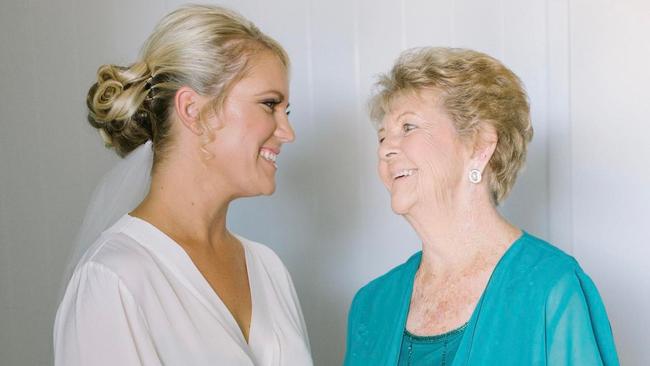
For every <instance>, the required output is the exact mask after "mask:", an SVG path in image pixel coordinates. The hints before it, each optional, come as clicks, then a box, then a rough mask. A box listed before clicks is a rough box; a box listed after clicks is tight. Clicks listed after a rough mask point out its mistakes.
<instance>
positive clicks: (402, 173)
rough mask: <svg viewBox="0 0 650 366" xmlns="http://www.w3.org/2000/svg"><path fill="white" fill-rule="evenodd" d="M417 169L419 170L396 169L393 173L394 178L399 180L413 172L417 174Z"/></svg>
mask: <svg viewBox="0 0 650 366" xmlns="http://www.w3.org/2000/svg"><path fill="white" fill-rule="evenodd" d="M416 171H417V169H401V170H397V171H395V172H394V173H393V180H397V179H399V178H404V177H410V176H412V175H413V174H415V172H416Z"/></svg>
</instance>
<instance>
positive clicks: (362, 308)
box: [344, 233, 619, 366]
mask: <svg viewBox="0 0 650 366" xmlns="http://www.w3.org/2000/svg"><path fill="white" fill-rule="evenodd" d="M421 257H422V252H419V253H417V254H415V255H413V256H412V257H411V258H410V259H409V260H408V261H407V262H406V263H404V264H402V265H400V266H398V267H396V268H394V269H393V270H391V271H390V272H388V273H386V274H385V275H383V276H381V277H379V278H377V279H375V280H374V281H372V282H370V283H369V284H368V285H366V286H365V287H363V288H362V289H361V290H359V292H358V293H357V294H356V296H355V297H354V300H353V301H352V306H351V308H350V313H349V319H348V337H347V351H346V355H345V361H344V365H346V366H357V365H358V366H367V365H373V366H380V365H390V366H393V365H396V364H397V360H398V358H399V351H400V345H401V341H402V335H403V333H404V327H405V325H406V318H407V315H408V309H409V304H410V300H411V292H412V290H413V279H414V276H415V272H416V271H417V269H418V267H419V265H420V260H421ZM618 364H619V363H618V357H617V355H616V348H615V346H614V338H613V336H612V331H611V327H610V324H609V320H608V319H607V314H606V312H605V307H604V305H603V302H602V300H601V298H600V295H599V294H598V290H597V289H596V286H595V285H594V283H593V282H592V281H591V279H590V278H589V277H588V276H587V275H586V274H585V273H584V272H583V271H582V269H581V268H580V266H579V265H578V263H577V262H576V260H575V259H574V258H573V257H571V256H569V255H567V254H565V253H564V252H562V251H561V250H559V249H557V248H555V247H554V246H552V245H550V244H548V243H546V242H544V241H542V240H540V239H538V238H536V237H534V236H532V235H529V234H527V233H524V234H523V235H522V236H521V237H520V238H519V239H517V241H515V242H514V243H513V244H512V245H511V247H510V248H509V249H508V250H507V251H506V253H505V254H504V255H503V257H502V258H501V259H500V260H499V262H498V263H497V266H496V267H495V269H494V271H493V273H492V276H491V277H490V280H489V281H488V284H487V287H486V289H485V291H484V292H483V295H482V296H481V298H480V299H479V301H478V303H477V305H476V308H475V309H474V312H473V314H472V316H471V318H470V320H469V323H468V325H467V328H465V333H464V335H463V338H462V340H461V342H460V346H459V348H458V352H457V353H456V357H455V358H454V362H453V364H452V366H460V365H499V366H503V365H517V366H522V365H608V366H609V365H618Z"/></svg>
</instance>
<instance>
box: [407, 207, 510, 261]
mask: <svg viewBox="0 0 650 366" xmlns="http://www.w3.org/2000/svg"><path fill="white" fill-rule="evenodd" d="M406 218H407V220H408V221H409V222H410V223H411V225H412V226H413V228H414V229H415V230H416V232H417V233H418V236H419V237H420V239H421V240H422V264H421V267H424V268H423V269H425V270H426V271H427V272H433V273H452V272H455V271H462V270H463V269H466V268H467V267H469V266H472V265H475V263H476V262H477V261H478V262H481V263H486V260H487V263H486V264H488V265H489V262H490V258H492V259H493V261H494V264H496V261H498V259H499V258H500V257H501V256H502V255H503V253H504V252H505V251H506V250H507V249H508V248H509V247H510V244H512V243H513V242H514V241H515V240H516V239H517V238H518V237H519V236H521V230H519V229H518V228H516V227H514V226H513V225H511V224H510V223H508V222H507V221H506V220H505V219H504V218H503V217H502V216H501V215H500V214H499V212H498V211H497V210H496V208H495V207H494V206H493V204H492V203H491V202H489V201H485V202H481V201H473V202H471V204H467V205H459V206H456V207H455V209H451V208H448V209H444V210H443V209H440V208H428V209H427V208H423V209H419V210H414V212H413V213H412V214H409V215H406Z"/></svg>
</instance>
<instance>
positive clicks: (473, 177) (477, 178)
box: [469, 169, 483, 184]
mask: <svg viewBox="0 0 650 366" xmlns="http://www.w3.org/2000/svg"><path fill="white" fill-rule="evenodd" d="M482 178H483V177H482V175H481V171H480V170H478V169H472V170H470V171H469V181H470V182H472V183H474V184H478V183H480V182H481V179H482Z"/></svg>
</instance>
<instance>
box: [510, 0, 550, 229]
mask: <svg viewBox="0 0 650 366" xmlns="http://www.w3.org/2000/svg"><path fill="white" fill-rule="evenodd" d="M498 16H499V18H500V20H499V21H500V22H501V32H502V37H503V40H502V46H501V47H502V54H501V55H500V57H499V59H500V60H501V61H502V62H503V63H504V64H505V65H506V66H507V67H508V68H510V69H511V70H512V71H513V72H514V73H515V74H517V75H518V76H519V77H520V78H521V80H522V82H523V84H524V87H525V88H526V92H527V93H528V97H529V99H530V107H531V119H532V124H533V128H534V131H535V133H534V136H533V141H532V143H531V144H530V145H529V147H528V156H527V160H526V166H525V167H524V170H523V171H522V172H521V173H520V174H519V176H518V178H517V182H516V184H515V187H514V190H513V191H512V193H511V196H510V197H509V198H508V199H507V200H506V201H505V203H504V204H503V207H502V212H503V214H504V215H505V216H506V217H508V218H509V219H510V220H511V221H512V222H514V223H515V224H516V225H518V226H520V227H522V228H524V229H525V230H527V231H529V232H531V233H533V234H535V235H539V236H541V237H544V238H547V237H548V199H549V197H548V178H547V177H548V166H547V154H548V149H547V144H546V142H547V118H548V117H547V101H546V98H547V74H548V70H547V67H548V66H547V65H548V60H547V48H546V0H529V1H523V2H522V1H517V0H501V1H500V14H499V15H498Z"/></svg>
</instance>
